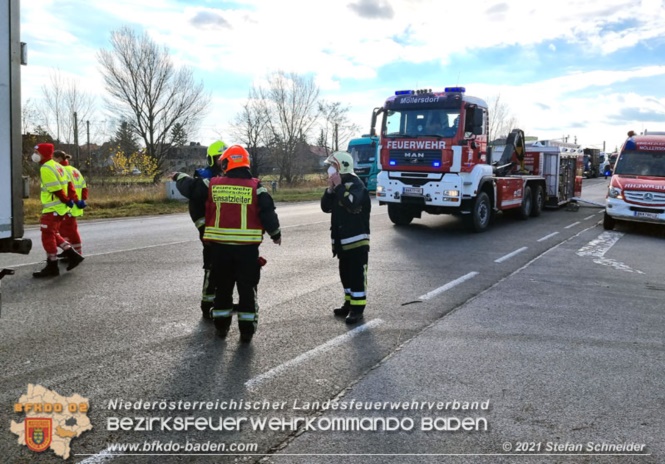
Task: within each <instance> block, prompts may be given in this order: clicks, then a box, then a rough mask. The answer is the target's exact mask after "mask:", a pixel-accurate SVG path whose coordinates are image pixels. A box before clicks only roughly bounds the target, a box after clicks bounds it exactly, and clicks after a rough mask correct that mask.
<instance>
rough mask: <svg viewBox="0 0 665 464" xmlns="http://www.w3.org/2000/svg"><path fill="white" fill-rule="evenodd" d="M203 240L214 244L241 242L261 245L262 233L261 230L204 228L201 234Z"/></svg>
mask: <svg viewBox="0 0 665 464" xmlns="http://www.w3.org/2000/svg"><path fill="white" fill-rule="evenodd" d="M203 238H204V239H205V240H212V241H215V242H242V243H261V241H262V240H263V231H262V230H261V229H222V228H219V227H206V228H205V232H204V233H203Z"/></svg>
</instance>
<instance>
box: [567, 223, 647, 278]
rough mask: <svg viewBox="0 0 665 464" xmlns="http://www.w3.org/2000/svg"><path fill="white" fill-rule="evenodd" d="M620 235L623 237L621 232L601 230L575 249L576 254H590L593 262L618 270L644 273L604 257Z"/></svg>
mask: <svg viewBox="0 0 665 464" xmlns="http://www.w3.org/2000/svg"><path fill="white" fill-rule="evenodd" d="M621 237H623V234H622V233H621V232H611V231H607V232H603V233H602V234H600V235H599V236H598V237H597V238H596V239H594V240H592V241H590V242H589V243H587V244H586V245H584V246H583V247H582V248H580V249H579V250H577V252H576V254H577V255H578V256H590V257H592V258H593V262H594V263H596V264H601V265H603V266H610V267H613V268H614V269H618V270H620V271H626V272H635V273H637V274H644V272H642V271H640V270H637V269H632V268H631V267H630V266H628V265H626V264H624V263H622V262H620V261H616V260H614V259H610V258H606V257H605V253H607V252H608V251H609V250H610V248H612V247H613V246H614V244H615V243H616V242H617V241H619V239H620V238H621Z"/></svg>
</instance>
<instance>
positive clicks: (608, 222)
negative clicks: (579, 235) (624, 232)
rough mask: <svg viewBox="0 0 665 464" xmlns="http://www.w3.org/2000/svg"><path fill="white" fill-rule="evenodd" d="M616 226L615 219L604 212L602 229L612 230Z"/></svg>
mask: <svg viewBox="0 0 665 464" xmlns="http://www.w3.org/2000/svg"><path fill="white" fill-rule="evenodd" d="M616 225H617V221H616V219H614V218H613V217H612V216H610V215H609V214H607V211H605V215H604V216H603V229H605V230H614V226H616Z"/></svg>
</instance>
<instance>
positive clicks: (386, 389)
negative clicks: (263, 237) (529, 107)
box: [0, 179, 665, 462]
mask: <svg viewBox="0 0 665 464" xmlns="http://www.w3.org/2000/svg"><path fill="white" fill-rule="evenodd" d="M606 183H607V181H605V180H604V179H592V180H588V181H585V186H584V192H585V193H584V195H583V198H585V199H589V200H592V201H597V202H600V201H602V198H603V196H604V190H605V185H606ZM600 211H601V210H600V209H599V208H595V207H593V206H582V207H581V208H580V209H579V210H577V211H568V210H566V209H565V208H561V209H558V210H546V211H544V212H543V214H542V216H541V217H539V218H535V219H529V220H527V221H519V220H516V219H513V218H509V217H503V216H499V217H498V218H497V220H496V223H495V224H494V226H493V228H492V229H491V230H490V231H488V232H486V233H483V234H472V233H469V232H467V231H466V230H465V229H464V227H463V225H462V223H461V222H460V221H459V220H457V219H456V218H453V217H448V216H424V217H423V219H421V220H416V221H414V223H413V224H412V225H411V226H408V227H395V226H393V225H392V224H391V223H390V221H389V219H388V217H387V214H386V209H385V207H379V206H378V204H375V205H374V209H373V215H372V245H371V252H370V265H369V275H368V280H369V297H368V307H367V310H366V314H367V319H366V322H365V324H364V325H361V326H357V327H351V328H349V327H347V326H346V325H345V324H344V323H343V322H342V321H339V320H337V319H335V318H334V317H333V316H332V314H331V309H332V308H333V307H334V306H336V305H338V304H340V303H341V298H342V292H341V286H340V284H339V279H338V276H337V266H336V265H337V263H336V260H335V259H333V258H332V254H331V252H330V249H329V231H328V228H329V217H328V216H327V215H325V214H323V213H322V212H320V210H319V207H318V204H317V203H307V204H299V205H294V204H289V205H278V214H279V216H280V220H281V222H282V228H283V233H284V238H283V243H282V246H281V247H278V246H275V245H274V244H272V243H270V242H267V243H265V244H264V245H262V247H261V250H262V251H261V254H262V256H264V257H266V259H267V260H268V264H267V266H266V267H265V268H264V270H263V271H262V279H261V283H260V285H259V304H260V306H261V308H260V322H259V331H258V333H257V334H256V336H255V337H254V340H253V341H252V343H251V345H249V346H246V345H242V344H240V343H239V341H238V335H237V328H236V327H233V330H232V332H231V334H230V336H229V338H228V339H227V340H221V339H219V338H218V337H217V336H216V335H215V330H214V327H213V326H212V325H211V324H209V323H207V322H206V321H203V320H201V318H200V310H199V308H198V302H199V297H200V284H201V277H202V270H201V245H200V243H199V242H198V238H197V235H196V231H195V230H194V227H193V226H192V224H191V222H190V221H189V218H188V217H187V216H186V215H173V216H160V217H150V218H140V219H125V220H114V221H98V222H89V223H88V222H85V223H82V224H81V227H80V230H81V234H82V237H83V240H84V253H85V255H86V260H85V261H84V263H82V264H81V266H79V267H78V268H77V269H75V270H73V271H72V272H65V273H64V274H63V275H61V276H60V277H59V278H57V279H50V280H40V281H37V280H34V279H33V278H32V277H31V273H32V272H33V271H35V270H38V269H39V268H40V263H39V260H41V259H43V258H42V255H41V253H42V251H41V250H40V243H39V240H38V230H36V229H35V230H29V231H28V232H27V234H26V236H27V237H30V238H33V241H34V248H35V249H34V250H33V252H32V253H31V255H29V256H27V257H26V256H19V255H3V256H0V266H2V267H13V268H14V269H16V275H14V276H10V277H7V278H5V279H4V280H3V282H2V292H3V294H2V315H1V317H0V337H1V340H2V341H1V342H0V350H1V354H2V356H1V358H0V372H1V374H0V385H1V387H2V388H1V389H0V404H2V405H5V406H4V407H3V408H2V409H1V410H0V430H2V433H1V434H0V456H3V457H6V459H7V461H8V462H33V461H39V462H60V458H57V457H54V455H53V453H51V452H50V451H47V452H45V453H43V454H41V455H36V454H34V453H32V452H30V451H28V450H27V449H26V448H25V447H21V446H17V444H16V437H15V436H14V435H12V434H11V433H10V432H9V430H8V424H9V423H10V421H11V420H16V421H18V420H20V419H21V415H19V414H15V413H14V412H13V410H12V408H11V405H12V404H13V403H14V402H16V401H17V399H18V398H19V397H20V396H21V395H22V394H24V393H25V391H26V387H27V385H28V384H40V385H43V386H45V387H48V388H50V389H53V390H55V391H57V392H58V393H60V394H61V395H65V396H69V395H72V394H75V393H79V394H81V395H82V396H84V397H86V398H89V399H90V404H91V405H92V407H91V410H90V412H89V413H88V416H89V417H90V419H91V421H92V423H93V426H94V427H95V428H94V429H93V430H92V431H90V432H87V433H85V434H84V435H82V436H81V437H79V438H76V439H74V440H73V441H72V454H73V459H74V460H75V461H85V462H106V461H109V460H114V461H115V460H117V461H118V462H193V461H196V462H235V461H248V462H252V461H256V460H260V459H268V460H274V461H275V462H318V461H315V460H316V459H319V460H321V462H369V460H370V459H374V460H375V462H385V461H387V460H388V459H392V460H393V461H392V462H406V460H407V459H413V462H423V461H424V460H427V459H429V460H430V462H447V461H444V459H458V458H455V457H452V456H447V457H445V456H443V454H451V453H452V454H465V455H467V456H462V457H459V459H462V460H465V459H466V460H467V461H468V462H475V459H480V460H482V459H489V460H488V461H487V462H496V461H497V460H498V459H505V460H506V461H505V462H512V459H514V457H511V456H504V457H498V459H497V457H496V456H493V457H487V456H485V457H483V456H469V455H471V454H487V453H505V451H503V450H502V449H501V446H502V443H503V442H504V441H505V440H510V442H511V443H516V442H517V441H518V440H525V441H526V440H530V439H532V438H533V439H535V438H539V439H541V441H542V440H544V442H545V443H546V442H547V441H548V440H549V441H557V440H560V439H563V440H565V439H568V435H567V434H566V433H568V432H569V431H570V430H574V431H576V433H577V434H578V435H579V436H575V437H573V438H575V439H576V440H577V439H583V440H591V439H595V437H596V434H597V432H598V430H601V429H602V430H603V431H605V432H607V433H609V432H610V431H612V432H613V433H614V434H615V435H616V436H622V435H621V433H623V434H624V435H625V436H626V437H629V438H631V439H641V440H642V441H643V442H644V443H646V444H647V445H648V446H649V447H648V449H647V451H649V452H650V453H651V455H650V456H631V457H628V458H626V457H625V456H618V457H615V458H610V457H584V456H571V457H566V456H562V455H560V456H558V457H555V460H553V461H552V460H551V458H544V457H543V458H542V459H550V460H548V461H543V462H568V461H570V462H591V459H596V458H597V459H618V460H619V461H617V462H633V461H627V460H625V459H641V460H639V461H634V462H659V461H658V460H653V459H654V455H657V456H660V458H662V457H663V456H665V451H664V450H663V449H662V438H661V439H659V438H658V437H662V436H663V432H664V431H665V427H664V426H663V420H662V410H663V405H665V399H664V398H663V393H662V388H661V385H662V381H663V376H664V374H663V372H665V369H663V367H665V366H664V364H665V362H664V360H663V339H664V338H665V337H664V336H665V333H664V327H665V324H664V320H663V305H662V296H663V293H662V292H663V291H664V290H665V287H663V285H662V282H663V276H664V274H665V273H664V272H663V271H662V266H661V265H660V263H662V262H663V258H665V256H663V255H664V254H665V252H664V251H663V250H664V248H665V247H663V246H662V243H663V237H664V235H663V232H662V230H660V229H657V228H648V227H633V226H621V227H620V228H619V230H618V231H617V232H615V233H612V234H610V235H603V233H604V231H603V230H602V227H600V226H599V222H600V220H601V218H602V215H601V214H599V213H600ZM601 236H602V238H599V237H601ZM608 308H610V309H611V310H612V311H611V312H609V313H608V312H607V309H608ZM635 321H637V322H635ZM586 339H590V340H592V342H588V341H585V340H586ZM604 359H610V360H613V361H615V363H614V364H612V365H611V366H610V365H607V362H601V361H602V360H604ZM576 366H577V367H576ZM633 371H635V372H633ZM633 374H635V375H638V377H636V376H635V375H633ZM570 378H573V379H575V381H574V382H573V381H569V380H570ZM603 384H604V386H603ZM599 385H600V386H599ZM577 387H580V388H585V389H587V390H586V391H577V390H574V388H577ZM601 387H602V388H601ZM571 389H572V390H571ZM603 392H605V393H603ZM334 398H338V400H339V401H341V402H346V401H347V400H348V399H349V398H358V399H361V398H365V399H370V400H380V401H393V400H395V401H412V400H422V401H439V400H445V399H446V398H457V399H459V400H460V401H473V400H479V401H480V400H486V399H488V400H490V402H491V409H490V410H489V412H488V413H487V414H485V415H486V416H487V418H488V421H489V423H490V427H491V428H490V430H489V431H486V432H483V433H468V432H467V433H456V434H450V433H447V434H446V433H443V434H442V433H440V432H439V433H431V432H430V433H419V432H414V431H412V432H408V431H404V430H402V431H398V432H385V433H371V432H354V433H349V432H345V433H332V432H329V433H324V432H322V431H317V432H311V431H306V430H305V429H304V428H303V424H302V423H299V424H297V425H298V426H297V427H291V425H293V424H292V423H291V422H292V419H294V418H310V419H312V418H316V417H326V415H328V416H329V415H330V411H328V412H325V411H323V412H316V411H312V410H307V409H296V408H297V407H301V406H302V405H306V404H307V403H308V402H315V401H319V402H323V401H325V400H330V399H334ZM118 399H123V400H127V401H130V402H136V401H138V400H144V401H150V402H152V401H156V402H158V403H159V402H160V401H162V400H166V401H176V402H177V401H180V400H183V401H191V402H194V401H211V402H215V401H217V400H219V401H222V402H223V401H229V400H234V401H235V402H236V403H240V402H243V401H244V402H245V403H243V404H247V403H248V402H253V401H260V402H262V401H264V400H265V401H267V402H270V403H271V406H270V407H268V409H265V410H258V411H257V410H243V409H240V410H220V409H217V410H213V411H194V412H192V411H182V410H181V411H175V412H170V411H160V410H156V411H148V412H146V411H135V410H129V411H128V410H122V411H118V410H111V408H110V407H111V405H112V403H113V402H114V401H115V400H118ZM633 399H639V400H640V401H639V409H638V410H635V408H632V407H631V405H632V404H633V403H631V401H632V400H633ZM573 400H574V401H573ZM275 403H276V404H275ZM568 403H570V404H568ZM650 406H651V407H652V408H653V409H651V410H650V409H649V407H650ZM619 411H622V412H624V413H623V414H621V415H619V414H617V412H619ZM631 411H632V412H633V414H632V415H631V414H630V412H631ZM648 411H660V414H656V413H652V415H653V417H651V416H650V415H649V413H648ZM392 412H393V411H385V410H384V411H378V412H377V411H369V410H365V409H361V410H360V413H357V414H356V416H359V415H361V414H362V416H372V417H373V416H377V417H385V416H386V415H387V414H389V413H390V414H391V415H396V416H400V415H404V412H399V413H395V414H392ZM407 412H409V411H407ZM445 412H446V411H444V413H445ZM638 412H639V414H638ZM423 413H424V411H423V410H422V409H417V410H415V411H414V410H411V411H410V412H409V414H410V415H411V416H413V417H414V418H416V416H417V417H418V419H419V420H420V419H421V417H420V416H422V414H423ZM476 413H478V411H476ZM481 413H483V414H484V412H483V411H481ZM220 415H222V416H223V417H229V418H234V417H235V418H247V419H248V422H250V421H251V419H254V420H259V419H263V418H273V419H275V421H276V423H275V424H274V425H275V426H274V429H275V430H264V431H260V430H256V428H257V426H256V424H251V423H244V424H243V425H242V426H241V427H240V430H225V431H213V430H204V431H199V430H189V431H188V432H176V431H158V430H152V431H123V430H110V429H111V428H112V427H110V426H109V424H110V423H112V421H113V420H114V419H113V418H132V417H138V416H195V417H208V416H211V417H215V418H218V417H219V416H220ZM439 415H441V414H439ZM471 415H472V416H474V417H476V416H478V415H479V414H475V413H474V414H471ZM543 416H545V417H547V420H544V419H542V417H543ZM634 416H639V417H634ZM647 416H649V417H647ZM659 417H661V418H660V419H659ZM640 418H641V420H642V422H643V423H642V422H640V423H639V424H638V423H637V422H635V421H636V420H637V421H638V422H639V420H640ZM562 424H566V427H568V428H566V427H562ZM292 429H293V430H292ZM597 429H598V430H597ZM627 429H629V430H632V429H635V430H637V432H635V433H633V434H629V433H628V432H627ZM534 430H535V431H537V432H538V433H537V434H534V433H533V431H534ZM528 432H530V433H528ZM546 432H547V433H550V432H551V433H555V432H556V433H558V435H557V434H555V435H556V436H554V437H552V438H547V437H548V435H547V433H546ZM564 432H566V433H564ZM585 433H587V434H588V435H589V436H588V438H584V434H585ZM560 437H563V438H560ZM573 438H570V439H571V440H572V439H573ZM504 439H505V440H504ZM626 439H628V438H626ZM502 440H504V441H502ZM155 441H160V442H161V443H162V444H163V443H167V442H170V441H171V442H173V443H178V444H182V443H186V442H189V443H190V444H191V443H206V442H208V441H212V442H216V443H225V444H227V445H228V444H231V443H236V444H237V443H241V444H248V443H249V444H256V449H252V450H250V451H248V452H244V453H237V454H238V455H235V456H221V455H217V456H201V455H193V454H191V453H173V452H171V453H168V454H169V455H168V456H166V455H160V456H154V455H152V456H148V455H146V454H147V453H149V452H150V451H155V450H148V451H146V450H145V449H141V450H140V451H141V453H142V455H136V453H131V452H129V451H124V452H122V453H121V452H119V451H117V450H112V449H111V448H110V447H111V446H113V444H116V443H121V444H127V443H139V444H141V445H142V446H145V443H146V442H148V443H153V442H155ZM156 451H157V453H159V454H164V453H165V451H164V450H163V449H157V450H156ZM267 452H270V453H271V454H270V457H268V458H264V456H265V453H267ZM273 453H275V454H273ZM302 453H304V454H307V456H293V455H294V454H302ZM331 453H332V454H338V455H337V456H330V454H331ZM381 453H384V454H389V455H390V456H373V457H372V456H367V455H368V454H374V455H377V454H381ZM428 453H429V454H433V456H429V457H426V456H422V455H423V454H428ZM153 454H156V453H153ZM185 454H186V455H185ZM315 454H328V456H314V455H315ZM352 454H356V455H358V456H356V457H355V458H354V457H353V456H351V455H352ZM407 454H419V455H420V456H415V457H412V458H409V457H408V456H405V455H407ZM398 455H399V456H398ZM354 459H355V461H354ZM519 459H523V458H519ZM528 459H536V460H537V459H540V458H528ZM584 459H587V460H588V461H585V460H584ZM660 460H662V459H660ZM467 461H464V462H467ZM479 462H480V461H479ZM520 462H522V461H520ZM532 462H537V461H532ZM603 462H604V461H603ZM607 462H611V461H607Z"/></svg>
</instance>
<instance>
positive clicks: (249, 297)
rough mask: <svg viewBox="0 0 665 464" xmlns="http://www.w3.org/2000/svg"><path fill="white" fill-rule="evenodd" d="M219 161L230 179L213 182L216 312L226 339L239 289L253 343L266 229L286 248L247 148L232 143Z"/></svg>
mask: <svg viewBox="0 0 665 464" xmlns="http://www.w3.org/2000/svg"><path fill="white" fill-rule="evenodd" d="M219 162H220V167H221V169H222V172H223V173H224V176H222V177H214V178H212V179H211V180H210V187H209V189H208V198H207V200H206V203H205V208H206V210H205V232H204V234H203V240H204V242H205V243H207V244H209V245H208V246H210V248H211V252H212V275H211V278H212V279H213V280H214V282H215V285H216V294H215V302H214V306H213V309H212V311H211V314H212V318H213V322H214V324H215V328H216V329H217V332H218V334H219V336H220V337H222V338H225V337H226V336H227V334H228V332H229V329H230V327H231V317H232V312H233V309H234V305H233V289H234V287H237V290H238V296H239V302H238V305H237V311H238V328H239V330H240V340H241V341H242V342H245V343H247V342H250V341H251V340H252V337H253V335H254V333H255V331H256V327H257V323H258V309H259V306H258V302H257V299H256V291H257V286H258V284H259V279H260V269H261V261H260V258H259V245H260V244H261V242H262V241H263V234H264V232H266V231H267V232H268V235H269V236H270V238H271V239H272V241H273V243H275V244H276V245H281V243H282V238H281V237H282V236H281V231H280V228H279V219H278V217H277V214H276V213H275V204H274V203H273V200H272V197H271V196H270V194H269V193H268V190H267V189H266V188H265V187H263V185H261V182H260V181H259V179H256V178H253V177H252V173H251V172H250V170H249V166H250V164H249V163H250V161H249V153H248V152H247V150H245V149H244V148H243V147H241V146H240V145H232V146H231V147H229V148H227V149H226V151H224V154H222V156H221V158H220V160H219Z"/></svg>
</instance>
